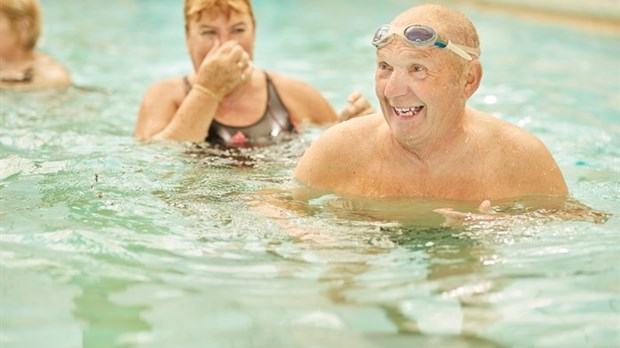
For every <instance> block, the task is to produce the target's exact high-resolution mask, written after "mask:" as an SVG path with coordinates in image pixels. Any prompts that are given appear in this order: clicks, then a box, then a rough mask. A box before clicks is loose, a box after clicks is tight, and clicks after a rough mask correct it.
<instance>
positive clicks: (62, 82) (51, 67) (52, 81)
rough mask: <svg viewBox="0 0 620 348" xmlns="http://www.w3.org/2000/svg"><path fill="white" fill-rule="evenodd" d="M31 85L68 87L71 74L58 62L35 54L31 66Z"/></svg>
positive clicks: (47, 56) (48, 56)
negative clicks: (32, 75)
mask: <svg viewBox="0 0 620 348" xmlns="http://www.w3.org/2000/svg"><path fill="white" fill-rule="evenodd" d="M33 70H34V71H33V74H34V77H33V85H36V86H41V87H68V86H70V85H71V74H70V73H69V71H68V70H67V68H65V67H64V66H63V65H62V64H61V63H60V62H59V61H57V60H56V59H54V58H52V57H51V56H50V55H47V54H44V53H36V57H35V61H34V66H33Z"/></svg>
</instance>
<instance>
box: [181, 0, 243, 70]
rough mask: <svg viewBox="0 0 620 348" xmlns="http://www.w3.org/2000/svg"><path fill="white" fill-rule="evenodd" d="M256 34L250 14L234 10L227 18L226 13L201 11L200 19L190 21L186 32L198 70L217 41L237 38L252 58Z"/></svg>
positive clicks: (190, 50)
mask: <svg viewBox="0 0 620 348" xmlns="http://www.w3.org/2000/svg"><path fill="white" fill-rule="evenodd" d="M254 34H255V31H254V26H253V24H252V18H251V17H250V15H249V14H246V13H243V14H241V13H235V12H233V13H232V14H231V16H230V18H226V16H224V15H219V16H209V15H208V14H207V13H205V12H203V13H201V15H200V17H199V19H198V20H196V21H192V22H190V23H188V30H187V33H186V41H187V48H188V50H189V54H190V57H191V59H192V63H193V64H194V68H195V69H196V70H198V67H199V66H200V64H201V63H202V61H203V60H204V58H205V57H206V56H207V53H209V51H210V50H211V48H212V47H213V45H215V44H216V43H217V42H219V44H220V45H222V44H224V43H225V42H226V41H230V40H235V41H237V42H238V43H239V44H240V45H241V46H242V47H243V49H244V50H245V51H246V52H247V53H248V55H249V56H250V58H252V56H253V51H254V39H255V35H254Z"/></svg>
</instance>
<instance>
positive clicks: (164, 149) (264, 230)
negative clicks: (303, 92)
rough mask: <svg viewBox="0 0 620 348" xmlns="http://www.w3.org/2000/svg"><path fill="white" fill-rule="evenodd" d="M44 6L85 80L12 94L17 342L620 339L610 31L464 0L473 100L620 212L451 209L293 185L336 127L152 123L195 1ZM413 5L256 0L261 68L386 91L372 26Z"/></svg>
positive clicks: (9, 290)
mask: <svg viewBox="0 0 620 348" xmlns="http://www.w3.org/2000/svg"><path fill="white" fill-rule="evenodd" d="M42 3H43V5H44V10H45V36H44V42H42V48H43V49H44V50H47V51H48V52H50V53H52V54H53V55H54V56H56V57H57V58H59V59H60V60H61V61H63V62H64V63H65V64H66V65H67V66H68V67H69V68H70V69H71V71H72V73H73V76H74V79H75V81H76V83H77V85H78V86H79V87H76V88H71V89H69V90H67V91H40V92H30V93H13V92H7V91H2V94H1V96H0V98H1V99H0V100H1V105H2V107H1V110H0V115H1V118H2V128H1V129H0V146H1V156H2V157H1V160H2V162H1V166H0V167H1V169H2V175H1V181H0V204H1V212H0V217H1V220H0V221H1V225H0V231H1V234H0V246H1V248H0V260H1V268H0V270H1V285H0V288H1V306H0V309H1V311H0V320H1V332H0V345H1V346H2V347H3V348H4V347H416V346H420V347H428V346H436V347H586V346H587V347H610V346H616V345H618V344H619V343H620V338H619V325H620V293H619V292H620V234H619V232H618V231H620V220H619V217H618V216H619V215H620V197H619V195H618V192H619V188H620V156H619V155H620V143H619V139H620V137H619V135H620V120H619V117H620V116H619V115H620V79H619V77H620V66H619V65H618V61H619V58H620V47H619V45H617V42H618V37H617V36H614V35H610V34H596V33H593V32H583V31H581V30H579V29H578V28H576V29H571V28H567V27H557V26H551V25H546V24H544V23H540V22H528V21H526V20H524V19H514V18H511V17H510V16H509V15H508V14H505V13H500V12H483V11H481V10H479V9H475V8H466V11H467V14H468V15H470V16H471V17H472V18H473V20H474V22H475V23H476V24H477V26H478V28H479V32H480V35H481V38H482V43H483V56H482V61H483V65H484V66H485V76H484V79H483V84H482V87H481V89H480V90H479V91H478V92H477V94H476V95H475V96H474V97H473V99H472V100H471V105H473V106H474V107H477V108H480V109H482V110H484V111H487V112H490V113H493V114H494V115H497V116H498V117H501V118H504V119H506V120H509V121H511V122H514V123H516V124H519V125H521V126H522V127H524V128H526V129H528V130H529V131H531V132H533V133H535V134H536V135H537V136H539V137H540V138H541V139H542V140H543V141H544V142H545V143H546V144H547V146H548V147H549V149H550V150H551V152H552V153H553V155H554V156H555V158H556V160H557V161H558V164H559V165H560V167H561V169H562V171H563V173H564V175H565V177H566V180H567V183H568V185H569V188H570V190H571V193H572V196H573V198H574V199H576V200H579V201H581V202H582V203H584V204H587V205H588V206H590V207H592V208H594V209H597V210H601V211H606V212H610V213H611V214H612V215H611V216H610V217H609V219H608V220H607V221H606V222H605V223H601V224H596V223H594V222H592V221H552V220H550V219H547V218H544V212H542V213H543V214H542V215H541V214H540V213H541V212H540V211H534V212H527V214H524V213H523V211H527V209H526V207H521V206H519V204H518V203H511V202H505V205H504V208H503V209H504V210H507V211H513V212H517V213H515V215H516V216H517V217H519V219H518V220H516V221H513V220H508V221H499V222H497V223H472V224H468V225H465V226H462V227H445V226H442V222H443V220H442V218H441V217H440V216H438V215H437V214H435V213H432V211H431V210H432V208H433V207H436V206H442V205H446V206H453V207H456V208H460V209H466V208H468V207H467V206H466V205H457V204H455V203H454V202H441V201H439V202H437V201H420V200H398V201H379V202H376V201H375V202H370V201H361V200H351V199H345V198H341V197H337V196H334V195H327V196H324V197H321V198H319V199H315V200H312V201H311V202H309V203H303V202H296V201H295V200H294V199H292V198H291V194H290V190H291V188H292V187H293V183H292V182H291V179H290V178H291V172H292V170H293V168H294V165H295V163H296V161H297V159H298V158H299V156H300V155H301V154H302V153H303V151H304V149H305V148H306V147H307V146H308V145H309V143H310V142H311V141H312V140H313V139H315V138H316V137H317V136H318V134H320V132H321V130H320V129H307V130H306V131H305V132H304V133H303V134H302V136H301V137H299V138H298V139H296V140H294V141H291V142H288V143H285V144H283V145H282V146H281V147H268V148H263V149H259V150H255V151H247V150H242V151H240V152H236V153H233V154H232V155H234V156H233V158H232V159H231V158H230V156H226V155H227V154H226V153H221V152H218V151H215V150H212V149H209V148H204V147H191V146H186V145H183V144H151V145H145V144H140V143H139V142H136V141H135V140H134V139H133V138H132V135H131V133H132V131H133V126H134V123H135V119H136V114H137V108H138V104H139V102H140V100H141V97H142V95H143V93H144V92H145V90H146V88H147V86H148V85H149V84H150V83H152V82H153V81H155V80H159V79H161V78H164V77H168V76H175V75H181V74H183V73H185V72H186V71H187V69H188V67H189V61H188V59H187V57H186V54H185V52H186V51H185V47H184V41H183V32H182V25H183V24H182V15H181V5H180V2H176V3H173V2H164V1H146V0H110V1H106V3H105V6H104V7H102V6H101V5H99V6H97V3H96V2H85V1H78V0H54V1H52V0H44V1H42ZM407 3H409V2H408V1H398V0H391V1H382V2H378V1H369V0H364V1H356V2H349V1H327V0H321V1H318V0H317V1H299V2H292V1H286V2H285V1H282V2H269V3H268V2H266V1H263V2H260V1H256V5H255V6H256V9H255V12H256V15H257V19H258V26H259V32H258V40H257V47H256V50H257V51H256V64H257V66H259V67H263V68H266V69H268V70H269V69H271V70H277V71H280V72H283V73H287V74H289V75H293V76H298V77H300V78H303V79H305V80H307V81H308V82H310V83H311V84H313V85H314V86H316V87H318V88H319V89H321V90H322V91H323V92H324V93H325V95H326V96H327V97H328V98H329V99H330V100H332V101H333V102H334V104H335V105H336V106H337V107H341V106H342V105H343V101H344V100H345V98H346V96H347V95H348V93H349V92H350V91H351V90H352V89H354V88H356V89H360V90H362V91H363V92H364V93H365V94H366V95H367V96H371V97H373V100H374V94H373V63H374V49H373V48H372V46H371V45H370V44H369V40H370V35H371V34H372V32H373V30H374V29H375V28H376V26H378V25H379V24H382V23H384V22H388V21H389V20H390V19H391V18H392V17H393V16H394V15H395V14H396V13H397V12H399V11H400V10H401V9H404V8H405V6H406V4H407ZM326 9H329V10H326ZM375 105H376V104H375ZM273 201H276V202H284V203H286V204H287V205H288V207H278V206H275V205H273V204H272V202H273ZM290 207H293V208H290ZM274 212H275V213H274Z"/></svg>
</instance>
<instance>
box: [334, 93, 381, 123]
mask: <svg viewBox="0 0 620 348" xmlns="http://www.w3.org/2000/svg"><path fill="white" fill-rule="evenodd" d="M373 112H375V108H373V106H372V104H370V101H368V99H366V98H365V97H364V96H363V95H362V93H360V92H353V93H351V95H350V96H349V98H348V99H347V106H345V108H344V109H343V110H342V111H341V112H340V114H339V115H338V120H339V121H340V122H343V121H346V120H348V119H351V118H353V117H357V116H363V115H368V114H372V113H373Z"/></svg>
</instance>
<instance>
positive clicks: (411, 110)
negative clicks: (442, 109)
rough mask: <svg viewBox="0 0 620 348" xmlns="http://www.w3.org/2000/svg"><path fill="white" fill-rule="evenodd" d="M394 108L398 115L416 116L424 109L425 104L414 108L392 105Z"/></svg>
mask: <svg viewBox="0 0 620 348" xmlns="http://www.w3.org/2000/svg"><path fill="white" fill-rule="evenodd" d="M392 109H393V110H394V113H396V116H400V117H412V116H415V115H417V114H419V113H420V111H422V109H424V106H414V107H412V108H397V107H392Z"/></svg>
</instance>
